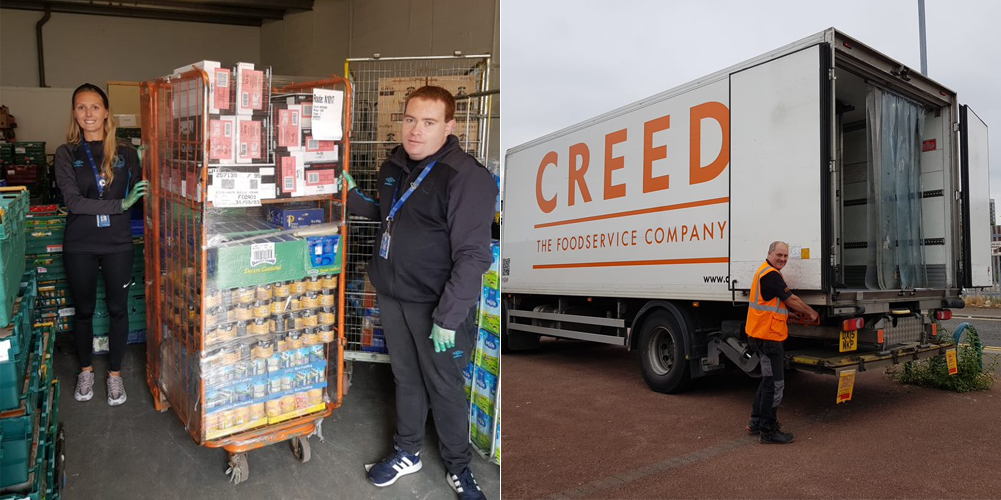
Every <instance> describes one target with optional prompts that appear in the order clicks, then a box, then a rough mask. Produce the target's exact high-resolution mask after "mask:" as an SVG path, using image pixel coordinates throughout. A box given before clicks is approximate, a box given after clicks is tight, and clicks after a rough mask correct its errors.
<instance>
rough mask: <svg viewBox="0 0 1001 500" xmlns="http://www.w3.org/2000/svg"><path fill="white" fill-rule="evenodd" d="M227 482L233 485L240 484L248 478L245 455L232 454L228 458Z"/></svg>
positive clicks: (248, 472) (248, 466) (248, 471)
mask: <svg viewBox="0 0 1001 500" xmlns="http://www.w3.org/2000/svg"><path fill="white" fill-rule="evenodd" d="M226 474H229V480H230V481H232V482H233V484H240V483H242V482H244V481H246V480H247V478H249V477H250V465H249V464H248V463H247V454H246V453H234V454H232V455H230V456H229V468H228V469H226Z"/></svg>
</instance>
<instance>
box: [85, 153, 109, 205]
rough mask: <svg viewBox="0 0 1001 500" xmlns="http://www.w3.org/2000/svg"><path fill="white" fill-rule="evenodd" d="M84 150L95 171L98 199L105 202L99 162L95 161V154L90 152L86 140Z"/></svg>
mask: <svg viewBox="0 0 1001 500" xmlns="http://www.w3.org/2000/svg"><path fill="white" fill-rule="evenodd" d="M83 150H84V151H86V152H87V158H89V159H90V168H92V169H94V182H96V183H97V197H98V198H99V199H102V200H103V199H104V179H102V178H101V174H99V173H97V162H96V161H94V153H93V152H91V151H90V144H88V143H87V141H86V140H84V141H83Z"/></svg>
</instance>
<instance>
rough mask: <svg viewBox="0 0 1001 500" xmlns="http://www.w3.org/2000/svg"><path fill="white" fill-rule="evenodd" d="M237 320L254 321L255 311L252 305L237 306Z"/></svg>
mask: <svg viewBox="0 0 1001 500" xmlns="http://www.w3.org/2000/svg"><path fill="white" fill-rule="evenodd" d="M236 319H237V320H238V321H250V320H251V319H254V311H253V309H251V307H250V304H238V305H237V306H236Z"/></svg>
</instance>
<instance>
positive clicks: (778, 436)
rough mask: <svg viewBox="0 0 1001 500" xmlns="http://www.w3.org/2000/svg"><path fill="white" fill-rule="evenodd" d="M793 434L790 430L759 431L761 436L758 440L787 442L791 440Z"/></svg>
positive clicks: (766, 442)
mask: <svg viewBox="0 0 1001 500" xmlns="http://www.w3.org/2000/svg"><path fill="white" fill-rule="evenodd" d="M793 439H795V438H793V436H792V433H790V432H782V431H771V432H768V431H764V430H763V431H761V436H759V437H758V442H759V443H761V444H789V443H791V442H793Z"/></svg>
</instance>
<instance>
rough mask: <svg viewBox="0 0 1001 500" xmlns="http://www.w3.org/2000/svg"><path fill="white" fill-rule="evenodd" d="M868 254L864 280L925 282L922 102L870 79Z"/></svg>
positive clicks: (878, 286)
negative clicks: (892, 90) (922, 207)
mask: <svg viewBox="0 0 1001 500" xmlns="http://www.w3.org/2000/svg"><path fill="white" fill-rule="evenodd" d="M866 129H867V150H868V160H869V161H868V163H869V189H868V207H869V210H868V212H869V223H868V238H869V244H868V248H869V260H868V265H867V266H866V277H865V281H866V286H867V287H868V288H870V289H875V290H893V289H910V288H920V287H925V286H927V283H928V273H927V269H926V268H925V256H924V245H923V244H924V239H923V236H922V230H921V222H922V218H921V163H920V154H921V136H922V133H923V131H924V112H923V110H922V108H921V106H920V105H918V104H915V103H913V102H911V101H908V100H906V99H904V98H903V97H900V96H898V95H895V94H892V93H890V92H886V91H884V90H882V89H879V88H877V87H874V86H872V85H870V86H869V87H868V90H867V93H866Z"/></svg>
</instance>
